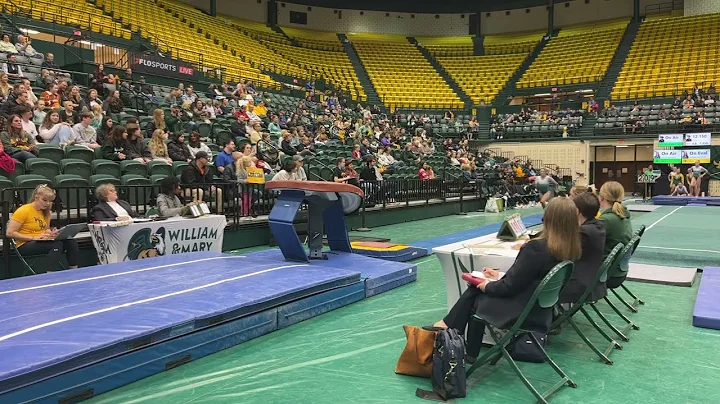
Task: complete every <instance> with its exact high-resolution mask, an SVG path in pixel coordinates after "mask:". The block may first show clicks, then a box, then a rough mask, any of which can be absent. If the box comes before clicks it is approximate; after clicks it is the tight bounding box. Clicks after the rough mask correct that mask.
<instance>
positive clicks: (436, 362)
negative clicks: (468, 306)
mask: <svg viewBox="0 0 720 404" xmlns="http://www.w3.org/2000/svg"><path fill="white" fill-rule="evenodd" d="M430 378H431V380H432V387H433V391H427V390H422V389H417V391H416V392H415V394H416V395H417V396H418V397H420V398H424V399H426V400H437V401H446V400H449V399H451V398H461V397H465V391H466V384H465V382H466V380H465V341H464V340H463V337H462V336H461V335H460V334H458V332H457V331H456V330H454V329H452V328H448V329H446V330H440V331H438V333H437V336H436V337H435V348H434V350H433V367H432V375H431V376H430Z"/></svg>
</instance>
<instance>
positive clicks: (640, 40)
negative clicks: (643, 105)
mask: <svg viewBox="0 0 720 404" xmlns="http://www.w3.org/2000/svg"><path fill="white" fill-rule="evenodd" d="M718 42H720V14H706V15H699V16H691V17H667V18H661V19H653V20H650V21H645V22H644V23H643V24H642V25H641V26H640V29H639V31H638V33H637V36H636V37H635V41H634V42H633V45H632V47H631V48H630V53H629V54H628V56H627V58H626V60H625V64H624V65H623V67H622V70H621V71H620V75H619V76H618V79H617V81H616V82H615V86H614V88H613V90H612V93H611V98H612V99H632V98H643V97H653V96H656V97H659V96H673V95H679V94H681V93H682V91H683V90H686V89H690V88H692V87H693V86H695V85H698V86H699V87H701V88H704V89H705V90H707V87H708V86H709V85H710V84H711V83H713V82H717V81H718V80H719V79H720V61H718V58H717V44H718Z"/></svg>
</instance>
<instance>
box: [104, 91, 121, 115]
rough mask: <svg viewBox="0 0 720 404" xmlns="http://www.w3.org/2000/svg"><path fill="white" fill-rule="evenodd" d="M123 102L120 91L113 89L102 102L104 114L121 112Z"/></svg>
mask: <svg viewBox="0 0 720 404" xmlns="http://www.w3.org/2000/svg"><path fill="white" fill-rule="evenodd" d="M123 108H124V106H123V102H122V100H121V99H120V91H118V90H115V91H113V92H112V93H110V96H109V97H108V98H107V99H106V100H105V103H104V104H103V110H104V111H105V113H106V114H108V113H110V114H119V113H121V112H123Z"/></svg>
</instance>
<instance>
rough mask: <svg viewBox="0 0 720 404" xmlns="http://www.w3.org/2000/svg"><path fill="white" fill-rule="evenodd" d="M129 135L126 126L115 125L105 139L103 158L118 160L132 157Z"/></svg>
mask: <svg viewBox="0 0 720 404" xmlns="http://www.w3.org/2000/svg"><path fill="white" fill-rule="evenodd" d="M127 136H128V133H127V131H126V130H125V127H123V126H120V125H117V126H115V127H113V128H112V130H111V131H110V135H109V136H108V137H107V138H106V139H105V141H103V145H102V158H104V159H106V160H112V161H117V162H120V161H125V160H128V159H130V150H129V146H128V141H127Z"/></svg>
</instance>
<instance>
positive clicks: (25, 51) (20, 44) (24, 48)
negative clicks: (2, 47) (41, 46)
mask: <svg viewBox="0 0 720 404" xmlns="http://www.w3.org/2000/svg"><path fill="white" fill-rule="evenodd" d="M30 42H31V41H30V38H28V37H26V36H25V35H18V37H17V43H16V44H15V49H17V51H18V53H19V54H21V55H25V56H27V57H29V58H36V59H40V60H42V59H43V55H42V53H38V52H37V51H36V50H35V48H33V47H32V45H31V44H30Z"/></svg>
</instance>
